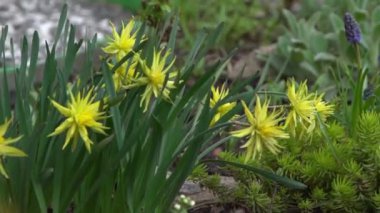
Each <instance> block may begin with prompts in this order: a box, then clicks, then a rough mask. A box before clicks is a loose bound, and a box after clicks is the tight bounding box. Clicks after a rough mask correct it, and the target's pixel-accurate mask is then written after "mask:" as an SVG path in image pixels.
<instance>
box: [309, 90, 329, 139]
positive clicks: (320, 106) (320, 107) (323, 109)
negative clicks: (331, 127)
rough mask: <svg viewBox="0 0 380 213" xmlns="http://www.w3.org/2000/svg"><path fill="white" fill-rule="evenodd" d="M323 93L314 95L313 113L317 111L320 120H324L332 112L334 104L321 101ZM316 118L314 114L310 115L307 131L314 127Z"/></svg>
mask: <svg viewBox="0 0 380 213" xmlns="http://www.w3.org/2000/svg"><path fill="white" fill-rule="evenodd" d="M323 96H324V95H323V94H321V95H317V94H315V97H314V107H315V113H318V116H319V117H320V119H321V122H325V121H326V120H327V118H328V117H329V116H330V115H332V114H333V113H334V105H333V104H328V103H326V102H325V101H323ZM317 120H318V119H317V118H316V115H315V116H313V117H312V122H311V124H310V126H309V128H308V131H309V132H310V131H312V130H313V129H314V128H315V127H316V121H317Z"/></svg>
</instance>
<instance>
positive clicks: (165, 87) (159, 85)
mask: <svg viewBox="0 0 380 213" xmlns="http://www.w3.org/2000/svg"><path fill="white" fill-rule="evenodd" d="M161 54H162V50H161V51H156V50H154V51H153V62H152V64H151V65H150V66H148V65H147V63H146V61H143V60H142V59H139V62H140V65H141V67H142V72H143V76H141V77H139V78H138V79H137V80H136V81H135V83H134V84H132V85H130V86H129V87H134V86H145V91H144V93H143V94H142V95H141V101H140V106H143V105H144V112H145V111H146V110H147V109H148V105H149V102H150V100H151V98H152V95H154V97H156V98H157V97H158V96H159V95H161V94H162V97H163V98H165V99H170V97H169V95H170V89H173V88H175V85H174V84H175V82H174V78H175V77H176V76H177V72H171V73H168V72H169V70H170V69H171V67H172V66H173V64H174V59H173V60H172V61H171V62H169V64H168V65H166V60H167V58H168V56H169V52H166V53H165V55H164V56H161ZM165 65H166V66H165ZM166 76H167V81H166V82H165V78H166ZM127 88H128V87H127Z"/></svg>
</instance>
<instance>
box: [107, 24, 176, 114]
mask: <svg viewBox="0 0 380 213" xmlns="http://www.w3.org/2000/svg"><path fill="white" fill-rule="evenodd" d="M111 25H112V35H113V38H109V42H108V44H107V46H106V47H104V48H103V51H104V52H105V53H107V54H110V55H115V58H116V62H119V61H120V60H121V59H123V57H125V56H126V55H127V54H129V53H133V54H134V57H132V59H130V60H129V61H128V60H127V61H126V62H124V64H123V65H121V66H120V67H118V68H116V70H115V73H114V74H113V82H114V86H115V90H116V91H117V92H118V91H121V90H122V89H131V88H134V87H145V91H144V93H143V94H142V95H141V101H140V106H142V107H143V108H144V111H146V110H147V109H148V105H149V103H150V101H151V99H152V96H154V97H155V98H157V97H159V96H161V97H162V98H164V99H166V100H170V97H169V95H170V90H171V89H174V88H175V82H174V78H175V77H176V76H177V72H169V71H170V70H171V69H172V67H173V64H174V62H175V60H174V59H171V60H170V61H168V58H169V55H170V51H166V53H165V54H164V53H163V50H156V49H155V50H154V51H153V60H152V63H148V62H147V61H146V60H145V59H144V58H142V57H141V55H140V54H139V53H135V52H134V51H133V48H134V46H135V44H136V31H133V27H134V26H135V22H134V20H131V21H130V22H129V23H128V24H127V26H124V24H123V25H122V30H121V34H120V35H119V34H118V33H117V31H116V29H115V26H114V25H113V24H111ZM142 40H145V37H143V38H142ZM138 64H139V65H140V67H141V72H138V71H137V65H138ZM113 66H114V65H113V64H111V63H110V64H109V67H113Z"/></svg>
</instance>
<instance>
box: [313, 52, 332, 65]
mask: <svg viewBox="0 0 380 213" xmlns="http://www.w3.org/2000/svg"><path fill="white" fill-rule="evenodd" d="M314 61H315V62H332V63H333V62H335V61H336V57H335V56H334V55H333V54H331V53H327V52H319V53H317V54H316V55H315V56H314Z"/></svg>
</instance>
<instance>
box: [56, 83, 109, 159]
mask: <svg viewBox="0 0 380 213" xmlns="http://www.w3.org/2000/svg"><path fill="white" fill-rule="evenodd" d="M91 95H92V89H91V90H90V91H89V92H88V94H87V95H86V96H85V97H84V96H82V95H81V93H80V92H79V93H78V94H77V95H76V97H74V95H73V94H72V92H71V91H70V101H69V103H68V104H67V106H66V107H64V106H62V105H60V104H59V103H57V102H55V101H54V100H51V102H52V104H53V106H54V107H55V108H57V110H58V111H59V112H60V113H61V114H62V115H64V116H65V117H66V120H65V121H64V122H62V123H61V124H60V125H59V126H58V127H57V128H56V129H55V130H54V132H53V133H51V134H50V135H49V136H54V135H58V134H61V133H62V132H64V131H65V130H67V133H66V139H65V143H64V145H63V147H62V149H65V148H66V146H67V145H68V144H69V142H70V141H71V139H72V138H73V141H74V142H73V146H72V147H73V149H75V147H76V145H77V142H78V139H79V137H81V138H82V140H83V142H84V145H85V147H86V149H87V151H88V152H89V153H91V145H92V144H93V142H92V141H91V139H90V138H89V137H88V131H87V128H90V129H92V130H93V131H95V132H97V133H101V134H106V133H105V132H104V130H105V129H107V127H105V126H104V125H103V124H102V123H100V122H98V120H101V119H104V118H105V116H104V114H105V113H104V112H101V111H99V104H100V102H99V101H94V99H95V97H91Z"/></svg>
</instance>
